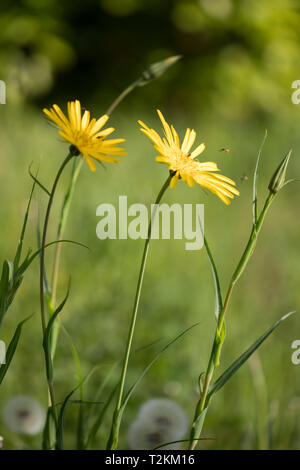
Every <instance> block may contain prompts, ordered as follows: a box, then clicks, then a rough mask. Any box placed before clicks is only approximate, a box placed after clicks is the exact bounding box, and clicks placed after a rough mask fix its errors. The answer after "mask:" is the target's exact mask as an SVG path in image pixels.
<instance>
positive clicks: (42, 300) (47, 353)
mask: <svg viewBox="0 0 300 470" xmlns="http://www.w3.org/2000/svg"><path fill="white" fill-rule="evenodd" d="M72 157H73V155H72V154H70V153H69V155H68V156H67V157H66V158H65V160H64V161H63V163H62V165H61V167H60V169H59V170H58V173H57V175H56V178H55V180H54V183H53V187H52V190H51V193H50V197H49V201H48V206H47V210H46V215H45V221H44V228H43V235H42V242H41V257H40V303H41V321H42V330H43V336H45V332H46V327H47V320H46V314H45V292H44V277H45V245H46V237H47V229H48V222H49V216H50V211H51V207H52V203H53V198H54V194H55V190H56V187H57V184H58V181H59V178H60V176H61V174H62V172H63V170H64V168H65V166H66V165H67V163H68V162H69V161H70V160H71V158H72ZM45 361H46V366H47V364H49V363H50V364H52V358H51V351H49V350H47V347H46V348H45ZM46 370H47V381H48V388H49V394H50V401H51V406H52V413H53V417H54V421H55V423H56V424H57V410H56V401H55V394H54V386H53V378H52V377H51V376H50V374H49V370H48V367H46Z"/></svg>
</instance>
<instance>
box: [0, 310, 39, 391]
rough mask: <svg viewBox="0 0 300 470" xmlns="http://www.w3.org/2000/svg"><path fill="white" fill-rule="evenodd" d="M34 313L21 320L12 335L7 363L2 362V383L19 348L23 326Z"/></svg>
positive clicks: (0, 378) (0, 376)
mask: <svg viewBox="0 0 300 470" xmlns="http://www.w3.org/2000/svg"><path fill="white" fill-rule="evenodd" d="M31 317H32V315H30V316H29V317H27V318H25V320H23V321H21V322H20V323H19V324H18V326H17V328H16V330H15V333H14V335H13V337H12V340H11V342H10V343H9V346H8V348H7V352H6V363H5V364H2V365H1V366H0V385H1V383H2V382H3V379H4V377H5V375H6V373H7V371H8V369H9V366H10V363H11V361H12V359H13V357H14V354H15V352H16V349H17V346H18V342H19V339H20V336H21V333H22V328H23V325H24V323H25V322H27V320H29V318H31Z"/></svg>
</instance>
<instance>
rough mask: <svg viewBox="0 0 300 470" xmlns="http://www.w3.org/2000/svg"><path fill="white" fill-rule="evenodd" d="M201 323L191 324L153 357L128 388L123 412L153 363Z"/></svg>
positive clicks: (122, 408)
mask: <svg viewBox="0 0 300 470" xmlns="http://www.w3.org/2000/svg"><path fill="white" fill-rule="evenodd" d="M197 325H199V322H197V323H195V324H194V325H192V326H189V327H188V328H186V329H185V330H184V331H182V332H181V333H180V334H179V335H177V336H176V337H175V338H174V339H172V341H170V342H169V343H168V344H167V345H166V346H164V347H163V348H162V349H161V350H160V351H159V352H158V353H157V354H156V356H155V357H154V359H152V361H151V362H150V363H149V364H148V365H147V366H146V367H145V369H144V370H143V372H142V373H141V374H140V376H139V377H138V379H137V380H136V381H135V382H134V384H133V385H132V386H131V387H130V389H129V390H128V392H127V394H126V395H125V397H124V400H123V404H122V407H121V410H122V413H123V411H124V409H125V407H126V405H127V403H128V400H129V399H130V397H131V395H132V394H133V392H134V390H135V389H136V387H137V386H138V384H139V383H140V381H141V380H142V379H143V377H144V376H145V375H146V374H147V372H148V370H149V369H150V368H151V367H152V366H153V364H155V362H156V361H157V360H158V359H159V358H160V356H161V355H162V354H163V353H164V352H165V351H167V349H169V347H170V346H172V344H174V343H175V342H176V341H177V340H178V339H180V338H181V337H182V336H183V335H185V334H186V333H187V332H188V331H190V330H191V329H192V328H195V326H197Z"/></svg>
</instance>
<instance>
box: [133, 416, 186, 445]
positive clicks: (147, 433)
mask: <svg viewBox="0 0 300 470" xmlns="http://www.w3.org/2000/svg"><path fill="white" fill-rule="evenodd" d="M173 441H174V439H173V435H172V433H170V432H169V430H167V429H161V428H159V427H157V426H156V427H155V426H153V425H152V426H149V425H148V424H147V423H145V422H143V421H140V420H136V421H134V422H133V423H132V424H131V426H130V427H129V431H128V443H129V447H130V449H132V450H153V449H155V448H156V447H159V446H162V445H163V444H166V443H167V442H173ZM179 448H180V444H178V443H176V444H168V445H166V446H163V447H162V450H177V449H179Z"/></svg>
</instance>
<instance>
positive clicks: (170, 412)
mask: <svg viewBox="0 0 300 470" xmlns="http://www.w3.org/2000/svg"><path fill="white" fill-rule="evenodd" d="M139 420H141V421H144V422H147V423H149V424H153V425H157V426H159V427H160V428H162V429H164V428H166V429H170V430H172V433H173V435H174V436H175V439H181V438H182V436H184V435H185V433H186V432H187V428H188V418H187V415H186V413H185V411H184V410H183V409H182V408H181V406H179V405H178V404H177V403H176V402H174V401H173V400H169V399H167V398H153V399H151V400H148V401H147V402H146V403H144V405H142V406H141V408H140V412H139ZM175 439H174V440H175Z"/></svg>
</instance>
